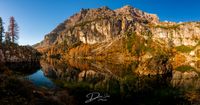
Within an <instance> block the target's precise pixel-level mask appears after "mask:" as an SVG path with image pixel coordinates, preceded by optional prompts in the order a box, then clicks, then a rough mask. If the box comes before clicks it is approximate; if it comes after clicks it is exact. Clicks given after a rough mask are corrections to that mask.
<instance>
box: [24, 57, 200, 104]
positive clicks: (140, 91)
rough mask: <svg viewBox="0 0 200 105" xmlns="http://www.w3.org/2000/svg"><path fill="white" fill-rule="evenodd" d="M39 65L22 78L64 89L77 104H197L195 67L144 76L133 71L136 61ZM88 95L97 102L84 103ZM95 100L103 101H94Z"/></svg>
mask: <svg viewBox="0 0 200 105" xmlns="http://www.w3.org/2000/svg"><path fill="white" fill-rule="evenodd" d="M40 65H41V68H40V69H36V70H35V72H32V73H31V74H28V75H26V76H25V79H27V80H29V81H31V82H32V83H33V84H34V85H35V86H38V87H46V88H50V89H52V88H55V87H59V88H61V89H65V90H68V91H69V93H70V95H72V96H74V98H75V100H77V102H78V104H104V105H105V104H112V105H189V104H196V105H198V104H200V101H199V98H200V78H199V72H198V71H199V68H198V66H195V67H192V68H194V69H192V70H184V71H181V70H173V73H172V74H171V75H154V76H144V75H138V74H137V73H135V72H134V71H135V68H136V67H137V62H131V63H127V64H114V63H108V62H97V61H75V60H69V61H67V62H66V61H65V62H63V61H59V60H45V61H44V60H41V61H40ZM91 94H93V95H94V96H95V97H97V99H96V100H89V101H88V100H87V99H88V97H91ZM99 97H101V98H102V97H103V98H104V100H103V101H102V99H101V100H98V98H99ZM90 101H91V102H90ZM86 102H89V103H86Z"/></svg>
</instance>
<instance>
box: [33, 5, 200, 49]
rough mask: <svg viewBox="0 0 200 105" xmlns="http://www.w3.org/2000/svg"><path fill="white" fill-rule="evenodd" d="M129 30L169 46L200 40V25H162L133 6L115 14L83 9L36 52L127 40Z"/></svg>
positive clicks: (116, 11)
mask: <svg viewBox="0 0 200 105" xmlns="http://www.w3.org/2000/svg"><path fill="white" fill-rule="evenodd" d="M128 30H130V31H132V32H136V33H137V34H139V35H141V36H142V37H144V38H145V39H148V38H151V39H153V40H154V41H157V42H161V43H165V44H167V45H169V46H181V45H187V46H195V45H197V44H198V41H199V39H200V35H199V34H200V23H198V22H188V23H173V22H160V21H159V18H158V17H157V16H156V15H155V14H149V13H146V12H143V11H141V10H139V9H136V8H134V7H131V6H124V7H122V8H120V9H116V10H111V9H109V8H108V7H102V8H98V9H82V10H81V12H79V13H77V14H75V15H73V16H71V17H70V18H69V19H67V20H66V21H65V22H63V23H61V24H60V25H58V26H57V27H56V28H55V29H54V30H53V31H52V32H50V33H49V34H47V35H46V36H45V38H44V40H43V41H42V42H40V43H38V44H36V45H35V48H36V49H39V50H44V49H48V48H49V47H50V46H53V45H57V44H59V43H62V42H66V46H71V45H72V44H74V43H76V42H82V43H87V44H96V43H102V42H109V41H112V40H113V39H116V38H119V37H120V36H124V34H125V33H126V32H127V31H128ZM147 33H149V34H147Z"/></svg>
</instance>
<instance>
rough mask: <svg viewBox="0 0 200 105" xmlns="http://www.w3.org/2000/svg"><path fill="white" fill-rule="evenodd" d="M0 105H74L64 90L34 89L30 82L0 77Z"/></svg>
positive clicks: (4, 76)
mask: <svg viewBox="0 0 200 105" xmlns="http://www.w3.org/2000/svg"><path fill="white" fill-rule="evenodd" d="M0 83H1V84H0V105H75V101H74V99H73V97H72V96H70V95H69V94H68V92H67V91H66V90H59V89H57V90H47V89H44V88H36V87H35V86H33V84H31V83H30V82H27V81H24V80H20V79H16V77H14V76H12V77H8V76H6V75H0Z"/></svg>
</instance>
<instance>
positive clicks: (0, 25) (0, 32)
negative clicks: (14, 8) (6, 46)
mask: <svg viewBox="0 0 200 105" xmlns="http://www.w3.org/2000/svg"><path fill="white" fill-rule="evenodd" d="M3 33H4V28H3V21H2V18H1V17H0V46H1V45H2V41H3Z"/></svg>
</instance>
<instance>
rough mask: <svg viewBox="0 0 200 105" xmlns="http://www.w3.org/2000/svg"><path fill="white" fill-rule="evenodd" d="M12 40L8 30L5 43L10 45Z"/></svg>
mask: <svg viewBox="0 0 200 105" xmlns="http://www.w3.org/2000/svg"><path fill="white" fill-rule="evenodd" d="M10 42H11V38H10V34H9V32H6V33H5V43H6V45H8V44H10Z"/></svg>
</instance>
